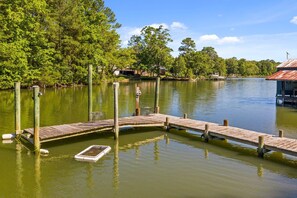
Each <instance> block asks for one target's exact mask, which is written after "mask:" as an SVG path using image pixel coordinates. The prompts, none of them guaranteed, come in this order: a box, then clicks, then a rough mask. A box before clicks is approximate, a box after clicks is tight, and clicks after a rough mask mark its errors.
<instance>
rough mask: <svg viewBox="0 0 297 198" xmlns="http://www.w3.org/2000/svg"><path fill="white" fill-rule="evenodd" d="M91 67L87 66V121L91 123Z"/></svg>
mask: <svg viewBox="0 0 297 198" xmlns="http://www.w3.org/2000/svg"><path fill="white" fill-rule="evenodd" d="M92 76H93V66H92V65H89V72H88V120H89V122H91V121H92V110H93V100H92V89H93V79H92Z"/></svg>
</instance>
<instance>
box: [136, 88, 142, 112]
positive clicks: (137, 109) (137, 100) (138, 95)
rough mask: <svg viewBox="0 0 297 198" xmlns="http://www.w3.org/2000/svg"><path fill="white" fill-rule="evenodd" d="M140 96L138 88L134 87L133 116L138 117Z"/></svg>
mask: <svg viewBox="0 0 297 198" xmlns="http://www.w3.org/2000/svg"><path fill="white" fill-rule="evenodd" d="M140 95H141V91H140V88H139V87H138V86H137V87H136V102H135V116H140V105H139V100H140Z"/></svg>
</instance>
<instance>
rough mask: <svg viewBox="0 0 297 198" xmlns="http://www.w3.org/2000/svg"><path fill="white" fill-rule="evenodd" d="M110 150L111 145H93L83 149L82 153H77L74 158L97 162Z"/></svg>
mask: <svg viewBox="0 0 297 198" xmlns="http://www.w3.org/2000/svg"><path fill="white" fill-rule="evenodd" d="M110 150H111V148H110V146H105V145H92V146H89V147H88V148H86V149H85V150H83V151H81V152H80V153H78V154H76V155H75V156H74V158H75V159H76V160H79V161H89V162H96V161H97V160H99V159H100V158H101V157H103V156H104V155H105V154H106V153H108V152H109V151H110Z"/></svg>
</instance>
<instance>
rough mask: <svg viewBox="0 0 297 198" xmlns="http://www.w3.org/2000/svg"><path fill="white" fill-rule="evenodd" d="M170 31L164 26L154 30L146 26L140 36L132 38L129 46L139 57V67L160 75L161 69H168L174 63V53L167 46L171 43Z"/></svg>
mask: <svg viewBox="0 0 297 198" xmlns="http://www.w3.org/2000/svg"><path fill="white" fill-rule="evenodd" d="M171 41H172V39H171V38H170V34H169V30H168V29H164V27H163V26H159V27H158V28H154V27H151V26H146V27H144V28H143V29H142V30H141V34H140V36H132V37H131V38H130V41H129V46H130V47H132V48H133V49H134V50H135V52H136V56H137V62H136V64H137V66H138V67H144V66H145V67H146V68H145V69H146V70H150V71H153V72H154V73H156V74H157V75H159V72H160V68H161V67H165V68H168V69H169V67H170V66H171V63H172V56H171V54H170V52H171V51H172V49H171V48H169V47H168V46H167V45H168V43H169V42H171Z"/></svg>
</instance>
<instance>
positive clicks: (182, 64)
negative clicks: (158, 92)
mask: <svg viewBox="0 0 297 198" xmlns="http://www.w3.org/2000/svg"><path fill="white" fill-rule="evenodd" d="M171 71H172V73H173V75H174V76H176V77H185V76H186V73H187V67H186V61H185V59H184V57H183V56H179V57H177V58H175V59H174V62H173V66H172V70H171Z"/></svg>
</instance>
